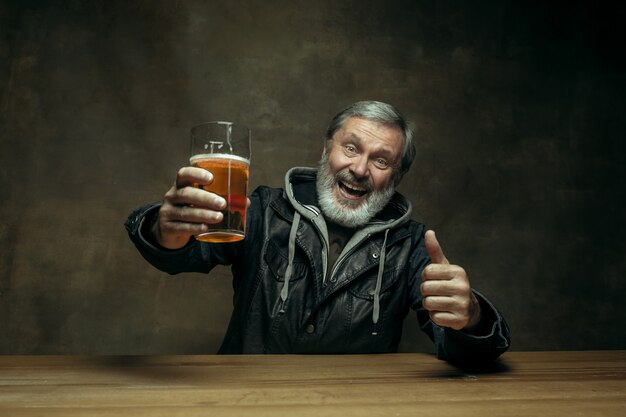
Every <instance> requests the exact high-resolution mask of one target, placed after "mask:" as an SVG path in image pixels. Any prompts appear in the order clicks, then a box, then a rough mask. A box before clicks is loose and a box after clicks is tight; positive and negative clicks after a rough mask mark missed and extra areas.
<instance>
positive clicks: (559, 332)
mask: <svg viewBox="0 0 626 417" xmlns="http://www.w3.org/2000/svg"><path fill="white" fill-rule="evenodd" d="M625 11H626V8H625V7H624V6H620V5H619V4H618V2H598V1H594V2H592V1H588V2H585V1H572V2H561V3H557V2H523V1H519V2H517V1H409V0H404V1H402V0H387V1H373V0H367V1H363V0H360V1H356V0H354V1H329V0H323V1H308V0H307V1H305V0H298V1H289V2H288V1H284V2H281V1H267V0H266V1H256V2H252V1H251V2H247V3H244V2H237V1H229V0H221V1H174V0H172V1H170V0H161V1H147V0H146V1H91V2H89V1H78V0H74V1H69V0H68V1H49V2H36V1H1V2H0V99H1V101H0V106H1V107H0V114H1V117H0V199H1V202H2V203H1V204H0V323H1V329H0V353H6V354H14V353H107V354H138V353H212V352H215V351H216V349H217V347H218V345H219V343H220V341H221V338H222V335H223V333H224V329H225V326H226V323H227V320H228V317H229V314H230V304H231V295H232V294H231V287H230V281H229V270H228V269H227V268H223V269H219V270H217V271H215V272H214V273H212V274H211V275H210V276H205V275H200V274H183V275H179V276H177V277H169V276H166V275H165V274H163V273H161V272H159V271H157V270H155V269H153V268H152V267H151V266H149V265H148V264H147V263H146V262H144V261H143V259H142V258H141V257H140V256H139V255H138V254H137V253H136V251H135V249H134V248H133V247H132V245H131V243H130V242H129V240H128V239H127V237H126V232H125V230H124V229H123V226H122V223H123V221H124V219H125V217H126V215H127V213H129V212H130V211H131V210H132V209H133V208H134V207H136V206H138V205H141V204H143V203H147V202H151V201H155V200H159V199H161V197H162V195H163V194H164V193H165V191H166V190H167V189H168V188H169V186H170V184H171V183H172V182H173V180H174V177H175V173H176V171H177V170H178V168H179V167H180V166H182V165H184V164H185V163H186V157H187V149H188V144H187V142H188V131H189V128H190V127H191V126H192V125H194V124H197V123H200V122H203V121H206V120H214V119H226V120H234V121H237V122H241V123H245V124H247V125H249V126H250V127H251V128H252V129H253V159H252V164H253V165H252V171H251V183H252V184H251V186H252V187H255V186H256V185H259V184H269V185H274V186H280V185H281V184H282V180H283V176H284V173H285V171H286V170H287V169H288V168H289V167H291V166H293V165H308V166H312V165H314V164H315V163H316V161H317V159H318V158H319V156H320V153H321V149H322V144H323V142H322V136H323V133H324V131H325V128H326V123H327V122H328V121H329V119H330V118H331V117H332V116H333V115H334V114H335V113H336V112H337V111H339V110H340V109H342V108H343V107H345V106H346V105H348V104H350V103H352V102H354V101H357V100H362V99H376V100H382V101H387V102H390V103H392V104H394V105H396V106H397V107H398V108H400V109H401V110H402V111H403V112H404V113H405V114H406V115H407V116H408V117H409V118H411V119H413V120H414V121H415V122H416V124H417V126H418V139H417V148H418V154H417V159H416V161H415V164H414V166H413V168H412V169H411V172H410V173H409V174H408V176H406V177H405V180H404V182H403V183H402V184H401V187H400V189H401V191H402V192H403V193H404V194H405V195H406V196H407V197H408V198H409V199H410V200H412V202H413V204H414V214H413V218H414V219H416V220H419V221H422V222H424V223H426V224H427V225H428V226H430V227H432V228H434V229H435V230H436V231H437V234H438V237H439V240H440V242H441V243H442V245H443V248H444V250H445V251H446V254H447V256H448V258H449V259H451V260H452V261H454V262H455V263H458V264H461V265H462V266H464V267H465V268H466V269H467V270H468V272H469V274H470V278H471V281H472V284H473V285H474V287H476V288H478V289H479V290H481V291H482V292H483V293H485V294H486V295H487V296H488V297H489V298H490V299H491V300H492V301H493V302H494V303H495V304H497V305H498V306H499V307H500V308H501V310H502V311H503V312H504V314H505V315H506V317H507V318H508V321H509V323H510V325H511V327H512V335H513V346H512V349H514V350H551V349H611V348H626V342H625V332H624V330H625V329H624V322H623V319H624V317H626V308H625V307H624V306H625V304H626V302H625V301H624V295H625V289H626V285H625V284H624V281H625V279H624V273H625V260H624V259H625V256H624V255H625V253H626V250H625V249H626V245H625V244H624V237H623V234H624V231H625V228H624V226H625V224H626V222H625V220H626V219H625V214H624V209H623V207H622V202H623V200H624V194H625V193H624V179H625V178H624V177H625V175H624V156H625V155H624V148H625V146H624V131H625V127H626V126H625V124H626V123H625V122H624V119H625V116H624V115H625V110H626V109H625V107H626V106H625V102H626V100H625V93H626V89H625V87H626V72H625V67H624V44H623V42H622V41H623V39H624V37H625V30H624V23H623V22H624V21H626V13H625ZM405 329H406V331H405V335H404V338H403V342H402V349H403V350H404V351H431V346H430V343H429V341H428V340H427V339H426V336H424V335H423V334H421V333H420V332H419V330H417V329H416V321H415V319H414V317H413V316H411V317H410V318H409V320H407V322H406V325H405Z"/></svg>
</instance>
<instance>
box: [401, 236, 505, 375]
mask: <svg viewBox="0 0 626 417" xmlns="http://www.w3.org/2000/svg"><path fill="white" fill-rule="evenodd" d="M424 230H425V229H423V230H422V231H421V233H420V234H419V235H420V236H421V237H420V238H419V239H418V241H417V245H416V250H415V251H414V257H413V260H412V262H413V270H414V271H415V272H414V278H413V285H412V289H411V296H412V308H413V309H414V310H415V311H416V312H417V320H418V322H419V324H420V327H421V329H422V331H423V332H425V333H426V334H427V335H428V336H429V337H430V339H431V340H432V341H433V342H434V344H435V353H436V355H437V357H438V358H439V359H442V360H445V361H448V362H450V363H453V364H457V365H479V364H481V363H486V362H491V361H493V360H495V359H496V358H498V357H499V356H500V355H501V354H502V353H504V352H505V351H506V350H507V349H508V348H509V346H510V343H511V340H510V332H509V326H508V325H507V323H506V321H505V320H504V317H503V316H502V314H501V313H500V312H499V311H498V309H497V308H496V307H495V306H494V305H493V304H492V303H491V302H490V301H489V300H488V299H487V298H486V297H484V296H483V295H482V294H480V293H479V292H478V291H476V290H472V291H473V292H474V294H475V295H476V298H477V299H478V301H479V302H480V307H481V314H482V316H481V321H480V323H479V324H478V325H477V326H476V327H475V328H474V329H473V330H472V332H471V333H470V332H466V331H464V330H454V329H451V328H448V327H442V326H438V325H437V324H435V323H433V322H432V321H431V320H430V316H429V314H428V310H426V309H425V308H424V307H423V306H422V295H421V291H420V285H421V273H422V270H423V269H424V268H425V267H426V265H428V264H429V263H430V258H428V254H427V252H426V248H425V246H424V238H423V234H424Z"/></svg>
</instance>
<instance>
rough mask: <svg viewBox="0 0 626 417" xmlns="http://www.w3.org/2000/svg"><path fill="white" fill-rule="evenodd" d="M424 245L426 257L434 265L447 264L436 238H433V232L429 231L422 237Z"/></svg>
mask: <svg viewBox="0 0 626 417" xmlns="http://www.w3.org/2000/svg"><path fill="white" fill-rule="evenodd" d="M424 244H425V245H426V251H427V252H428V256H429V257H430V259H431V261H432V262H433V263H434V264H449V263H450V262H448V260H447V259H446V257H445V255H444V254H443V250H442V249H441V246H440V245H439V242H438V241H437V236H435V232H434V231H433V230H429V231H427V232H426V234H425V235H424Z"/></svg>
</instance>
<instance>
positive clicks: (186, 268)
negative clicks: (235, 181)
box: [125, 167, 242, 274]
mask: <svg viewBox="0 0 626 417" xmlns="http://www.w3.org/2000/svg"><path fill="white" fill-rule="evenodd" d="M212 180H213V176H212V174H211V173H210V172H208V171H206V170H203V169H199V168H194V167H185V168H182V169H180V170H179V171H178V175H177V177H176V182H175V184H174V186H172V188H170V190H169V191H168V192H167V193H166V194H165V197H164V199H163V202H162V203H160V204H152V205H148V206H144V207H140V208H139V209H137V210H135V211H133V212H132V213H131V214H130V216H129V217H128V219H127V220H126V223H125V226H126V229H127V231H128V234H129V236H130V238H131V240H132V241H133V243H134V244H135V246H136V247H137V249H138V250H139V252H140V253H141V254H142V255H143V257H144V258H145V259H146V260H147V261H148V262H150V263H151V264H152V265H154V266H155V267H156V268H158V269H160V270H162V271H165V272H168V273H170V274H175V273H178V272H208V271H210V270H211V269H212V268H213V267H214V266H215V265H217V264H223V265H228V264H231V263H232V260H233V259H236V253H237V251H238V250H239V249H240V248H241V246H242V245H239V244H237V243H233V244H203V243H200V242H197V241H196V240H195V239H194V238H193V236H194V235H195V234H198V233H201V232H204V231H206V230H207V226H206V225H207V224H210V223H216V222H219V221H220V220H221V218H222V213H221V212H220V211H219V210H220V209H221V208H223V206H224V204H225V201H224V199H223V198H221V197H219V196H217V195H215V194H213V193H210V192H207V191H205V190H203V189H200V188H197V187H194V186H193V185H194V184H208V183H210V182H211V181H212Z"/></svg>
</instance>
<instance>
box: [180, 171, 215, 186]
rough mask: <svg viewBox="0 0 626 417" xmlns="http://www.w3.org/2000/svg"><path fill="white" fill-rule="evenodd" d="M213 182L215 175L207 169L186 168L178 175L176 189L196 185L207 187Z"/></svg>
mask: <svg viewBox="0 0 626 417" xmlns="http://www.w3.org/2000/svg"><path fill="white" fill-rule="evenodd" d="M212 182H213V174H212V173H211V172H209V171H207V170H206V169H203V168H196V167H184V168H181V169H179V170H178V174H177V175H176V183H175V185H176V188H183V187H187V186H190V185H194V184H201V185H207V184H211V183H212Z"/></svg>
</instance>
